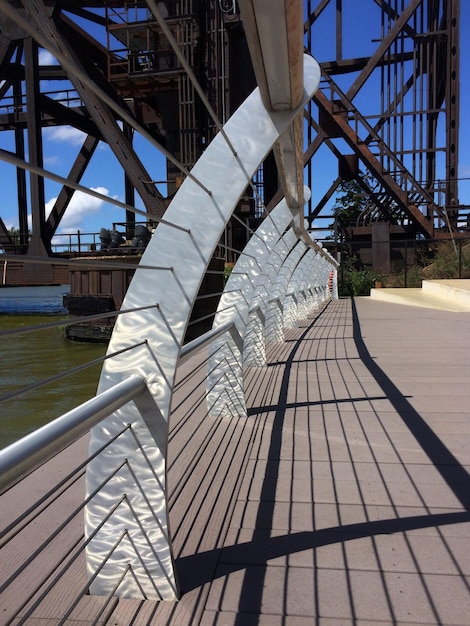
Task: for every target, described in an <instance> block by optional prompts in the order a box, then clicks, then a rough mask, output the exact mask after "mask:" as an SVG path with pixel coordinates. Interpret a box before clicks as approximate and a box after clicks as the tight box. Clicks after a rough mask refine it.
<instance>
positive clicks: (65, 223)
mask: <svg viewBox="0 0 470 626" xmlns="http://www.w3.org/2000/svg"><path fill="white" fill-rule="evenodd" d="M91 189H92V190H93V191H97V192H98V193H101V194H103V195H104V196H109V190H108V189H106V187H92V188H91ZM56 200H57V198H51V199H50V200H49V201H48V202H47V204H46V215H47V216H48V215H49V213H50V212H51V209H52V207H53V206H54V203H55V201H56ZM104 205H105V201H104V200H101V199H99V198H95V197H93V196H89V195H88V194H86V193H83V192H81V191H76V192H75V193H74V194H73V197H72V200H71V201H70V204H69V206H68V207H67V210H66V211H65V214H64V216H63V218H62V220H61V222H60V227H59V231H58V234H59V233H63V232H65V233H73V232H76V231H77V230H81V231H84V232H90V231H91V230H92V228H91V227H90V226H88V225H87V223H88V219H89V218H92V217H94V216H95V215H96V214H97V213H98V212H99V211H100V210H101V209H102V208H103V206H104Z"/></svg>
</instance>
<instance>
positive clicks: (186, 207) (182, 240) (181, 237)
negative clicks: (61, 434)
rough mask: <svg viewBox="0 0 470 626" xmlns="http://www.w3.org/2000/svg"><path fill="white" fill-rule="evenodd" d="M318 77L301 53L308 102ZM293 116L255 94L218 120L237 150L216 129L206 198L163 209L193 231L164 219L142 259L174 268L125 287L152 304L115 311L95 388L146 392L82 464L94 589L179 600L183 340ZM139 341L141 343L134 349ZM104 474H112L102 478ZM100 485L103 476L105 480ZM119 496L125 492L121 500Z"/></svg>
mask: <svg viewBox="0 0 470 626" xmlns="http://www.w3.org/2000/svg"><path fill="white" fill-rule="evenodd" d="M319 78H320V71H319V67H318V65H317V63H316V62H315V61H314V60H313V59H312V58H311V57H307V56H306V57H305V60H304V82H305V94H304V96H305V98H304V102H306V101H307V100H308V99H309V98H310V97H311V95H312V94H313V93H314V91H315V90H316V88H317V86H318V83H319ZM302 106H303V105H302ZM296 113H297V111H290V112H289V111H286V112H278V113H268V112H267V111H266V110H265V109H264V107H263V105H262V103H261V100H260V97H259V93H258V91H255V92H254V93H253V94H252V95H251V96H250V97H249V98H248V99H247V100H246V102H245V103H244V104H243V105H242V107H240V109H239V110H238V111H237V112H236V113H235V114H234V115H233V117H232V118H231V119H230V120H229V121H228V123H227V124H226V125H225V126H224V130H225V133H226V135H227V136H228V137H229V139H230V142H231V143H232V145H233V147H234V149H235V151H236V156H235V155H234V154H233V153H232V152H231V150H230V149H229V147H228V145H227V143H226V142H225V140H224V139H223V137H221V136H220V135H218V136H217V137H216V138H215V139H214V140H213V141H212V143H211V144H210V145H209V146H208V148H207V149H206V151H205V152H204V154H203V156H202V157H201V159H200V160H199V161H198V163H197V164H196V165H195V166H194V168H193V170H192V175H193V176H194V177H195V178H196V179H198V180H199V181H200V182H201V183H202V185H203V186H205V187H206V188H208V189H210V191H211V193H210V195H208V194H207V193H205V192H204V191H203V189H202V188H201V187H200V186H198V185H197V184H196V183H195V182H193V180H191V179H186V180H185V182H184V183H183V185H182V186H181V188H180V189H179V191H178V193H177V195H176V196H175V198H174V200H173V202H172V203H171V204H170V206H169V207H168V209H167V212H166V214H165V220H166V222H169V223H173V224H176V225H178V226H180V227H181V228H182V229H184V228H189V232H185V231H184V230H177V229H175V228H171V227H170V226H168V225H167V224H160V225H159V226H158V228H157V229H156V231H155V234H154V235H153V237H152V240H151V242H150V244H149V245H148V247H147V249H146V251H145V253H144V255H143V257H142V266H146V267H149V266H153V267H171V268H172V269H171V271H162V270H151V269H145V268H144V267H138V268H137V270H136V272H135V275H134V278H133V281H132V283H131V285H130V287H129V289H128V291H127V294H126V297H125V300H124V302H123V305H122V308H123V309H133V308H138V307H145V306H149V307H152V308H149V309H146V310H141V311H136V312H134V313H132V314H127V315H125V316H124V315H122V316H119V317H118V319H117V322H116V325H115V329H114V332H113V336H112V338H111V342H110V344H109V348H108V351H109V353H114V352H117V351H120V350H126V349H127V351H126V352H123V353H122V354H120V355H118V356H115V357H113V358H112V359H109V360H108V361H106V363H105V366H104V367H103V371H102V375H101V378H100V384H99V392H101V391H103V390H105V389H108V388H109V387H111V386H112V385H114V384H116V383H118V382H120V381H121V380H123V379H125V378H127V377H128V376H129V375H130V374H131V373H138V374H140V375H141V376H142V377H143V378H144V379H145V380H146V383H147V387H148V394H147V395H146V396H145V397H143V398H142V399H140V400H139V401H135V402H132V403H129V404H128V405H126V406H125V407H124V408H123V409H121V410H120V411H117V412H116V413H114V414H113V415H112V416H111V417H109V418H108V419H106V420H104V422H103V423H102V424H101V425H100V426H99V427H96V428H94V429H93V431H92V434H91V442H90V452H91V453H92V454H94V453H96V452H97V451H98V450H99V449H100V448H101V447H102V446H104V445H106V443H107V442H108V441H109V440H110V439H111V438H112V437H113V436H114V435H117V433H119V432H120V431H122V429H123V425H126V424H131V425H132V431H131V430H127V431H126V434H125V435H122V436H120V437H118V438H117V439H116V440H115V441H114V442H113V443H112V444H109V445H108V447H107V448H106V449H105V451H104V452H102V453H100V454H98V456H97V457H96V458H95V459H94V460H93V461H92V462H91V463H90V465H89V467H88V470H87V494H88V495H90V494H94V493H95V491H96V492H97V493H96V495H94V497H93V498H92V499H91V500H90V502H89V504H88V505H87V507H86V516H85V529H86V535H87V537H88V538H89V544H88V547H87V565H88V569H89V572H90V577H91V579H92V583H91V591H92V593H94V594H97V595H108V594H113V593H116V594H118V595H119V596H121V597H136V598H141V597H142V596H143V594H145V595H146V597H149V598H156V599H164V600H174V599H175V598H177V596H178V589H177V583H176V580H175V574H174V568H173V559H172V554H171V543H170V539H169V534H170V533H169V527H168V519H167V513H166V441H167V424H168V417H169V411H170V402H171V395H172V390H173V383H174V377H175V370H176V365H177V360H178V356H179V352H180V349H181V343H182V341H183V338H184V333H185V329H186V326H187V323H188V319H189V315H190V312H191V308H192V305H193V302H194V300H195V298H196V295H197V293H198V289H199V286H200V283H201V281H202V278H203V276H204V273H205V270H206V268H207V265H208V263H209V261H210V259H211V257H212V254H213V251H214V249H215V247H216V245H217V243H218V241H219V239H220V236H221V234H222V232H223V230H224V228H225V225H226V223H227V221H228V219H229V218H230V216H231V214H232V211H233V208H234V207H235V205H236V204H237V202H238V199H239V198H240V196H241V195H242V193H243V192H244V190H245V188H246V186H247V184H248V181H249V180H250V179H251V177H252V176H253V174H254V172H255V171H256V169H257V167H258V165H259V163H260V162H261V161H262V160H263V159H264V157H265V156H266V154H267V153H268V152H269V150H270V149H271V147H272V145H273V144H274V142H275V141H276V140H277V139H278V137H279V135H280V134H281V133H282V132H283V130H285V128H287V126H288V125H289V124H290V122H291V121H292V119H293V118H294V117H295V115H296ZM142 341H144V342H145V345H144V346H141V347H139V348H135V349H132V346H133V345H135V344H137V343H139V342H142ZM235 359H236V357H235ZM240 400H241V401H243V399H242V398H241V399H240ZM121 466H122V467H121ZM109 476H113V478H111V479H109V480H108V477H109ZM103 481H107V482H105V484H104V485H102V483H103ZM123 494H127V495H126V497H124V499H123ZM121 500H122V503H121V504H120V501H121ZM113 507H116V511H115V513H113V514H112V515H111V516H110V517H109V519H108V515H109V514H110V511H112V510H113ZM121 535H122V538H121V539H119V538H120V537H121ZM118 540H119V541H118ZM117 541H118V544H117V546H116V547H115V544H116V542H117ZM128 564H130V570H129V573H127V574H125V570H126V568H127V566H128ZM122 575H123V576H124V579H123V581H122V583H120V585H119V590H118V591H116V590H115V586H116V585H117V584H118V581H119V580H120V577H121V576H122Z"/></svg>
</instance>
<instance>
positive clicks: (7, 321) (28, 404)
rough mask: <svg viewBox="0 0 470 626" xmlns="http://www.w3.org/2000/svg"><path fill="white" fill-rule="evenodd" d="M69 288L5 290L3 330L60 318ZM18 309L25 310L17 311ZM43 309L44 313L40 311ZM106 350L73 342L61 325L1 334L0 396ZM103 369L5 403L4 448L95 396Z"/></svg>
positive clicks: (0, 426) (0, 428) (1, 413)
mask: <svg viewBox="0 0 470 626" xmlns="http://www.w3.org/2000/svg"><path fill="white" fill-rule="evenodd" d="M65 291H67V286H59V287H16V288H2V289H0V332H2V331H6V330H10V329H16V328H21V327H28V326H33V325H36V324H43V323H44V324H45V323H48V322H51V321H53V320H54V319H57V320H60V319H61V316H60V315H57V313H58V312H62V311H63V309H62V293H64V292H65ZM19 310H20V311H22V313H21V314H13V313H14V312H15V311H19ZM38 310H39V311H41V312H42V314H38V313H37V311H38ZM51 313H52V314H53V315H51ZM63 318H64V319H66V318H67V316H66V315H63ZM105 352H106V346H105V345H101V344H76V343H71V342H70V341H68V340H67V339H65V337H64V333H63V330H62V329H61V328H60V327H56V328H50V329H46V330H42V331H41V332H32V333H27V334H25V335H15V336H12V337H8V336H7V337H2V338H1V341H0V362H1V375H0V397H3V396H5V395H6V394H10V393H12V392H14V391H16V390H19V389H21V388H23V387H25V386H26V385H30V384H33V383H35V382H38V381H40V380H42V379H44V378H47V377H49V376H54V375H56V374H58V373H60V372H62V371H64V370H68V369H71V368H74V367H75V366H77V365H81V364H82V363H85V362H87V361H90V360H92V359H96V358H98V357H100V356H102V355H104V354H105ZM100 369H101V366H100V365H95V366H93V367H90V368H87V369H85V370H83V371H81V372H77V373H76V374H72V375H71V376H69V377H67V378H64V379H61V380H58V381H55V382H53V383H50V384H48V385H46V386H44V387H41V388H39V389H35V390H33V391H29V392H26V393H22V394H21V395H20V396H17V397H15V398H12V399H10V400H7V401H5V402H1V403H0V448H3V447H5V446H6V445H8V444H9V443H12V442H13V441H16V440H17V439H19V438H21V437H23V436H24V435H26V434H27V433H29V432H31V431H32V430H35V429H36V428H38V427H39V426H42V425H43V424H45V423H47V422H49V421H51V420H52V419H54V418H56V417H58V416H59V415H61V414H62V413H64V412H66V411H68V410H70V409H72V408H73V407H75V406H77V405H78V404H80V403H81V402H84V401H85V400H88V399H89V398H90V397H92V396H93V395H94V394H95V393H96V388H97V384H98V379H99V373H100Z"/></svg>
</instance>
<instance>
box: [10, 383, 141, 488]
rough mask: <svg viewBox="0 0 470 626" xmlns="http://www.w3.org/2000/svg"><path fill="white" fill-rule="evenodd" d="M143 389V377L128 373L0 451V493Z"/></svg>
mask: <svg viewBox="0 0 470 626" xmlns="http://www.w3.org/2000/svg"><path fill="white" fill-rule="evenodd" d="M146 388H147V385H146V382H145V379H144V378H142V377H141V376H136V375H132V376H129V378H127V379H126V380H123V381H122V382H120V383H118V384H116V385H114V386H113V387H111V388H110V389H107V390H106V391H104V392H103V393H101V394H99V395H98V396H95V397H94V398H91V399H90V400H87V401H86V402H84V403H83V404H80V405H79V406H77V407H75V408H74V409H72V410H71V411H68V412H67V413H64V414H63V415H61V416H60V417H58V418H57V419H55V420H53V421H52V422H49V424H45V425H44V426H42V427H41V428H38V429H37V430H36V431H34V432H32V433H30V434H29V435H26V436H25V437H23V438H22V439H20V440H19V441H16V442H14V443H12V444H11V445H9V446H7V447H6V448H4V449H3V450H0V495H1V494H3V493H5V491H7V490H8V489H10V487H12V486H13V485H15V484H16V483H18V482H19V481H20V480H21V479H22V478H24V477H25V476H27V475H28V474H30V473H31V472H33V471H34V470H35V469H37V468H38V467H40V466H41V465H43V464H44V463H45V462H46V461H48V460H49V459H51V458H52V457H53V456H55V455H56V454H58V453H59V452H61V451H62V450H64V448H66V447H67V446H68V445H70V444H71V443H73V442H74V441H76V440H77V439H79V438H80V437H82V436H83V435H84V434H86V433H87V432H88V431H89V430H90V428H92V427H93V426H95V425H96V424H98V423H99V422H100V421H101V420H102V419H104V418H105V417H107V416H108V415H110V414H111V413H112V412H113V411H115V410H117V409H119V408H121V407H122V406H124V405H125V404H127V402H129V401H130V400H133V399H134V398H136V397H137V396H139V395H140V394H142V393H143V392H144V391H145V389H146Z"/></svg>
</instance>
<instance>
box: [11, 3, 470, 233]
mask: <svg viewBox="0 0 470 626" xmlns="http://www.w3.org/2000/svg"><path fill="white" fill-rule="evenodd" d="M334 4H335V3H331V7H332V9H334ZM343 6H344V11H345V19H346V22H347V21H348V20H351V23H354V24H361V26H362V27H363V28H362V29H361V33H362V34H361V36H359V35H358V32H357V29H356V28H352V29H350V31H348V33H347V34H346V35H345V37H344V56H345V57H346V58H347V57H348V55H349V56H356V57H357V56H368V55H370V54H371V53H372V52H373V51H374V49H375V47H376V45H377V44H376V43H373V42H372V41H371V37H374V36H378V34H379V33H377V32H376V29H377V23H378V19H376V16H375V15H373V11H374V9H373V10H372V13H371V7H373V6H374V5H373V3H371V2H370V0H358V1H357V2H355V3H347V2H346V3H343ZM353 7H354V11H355V14H354V15H353V14H352V13H351V15H350V16H349V17H348V15H347V13H346V11H347V10H349V11H352V10H353ZM377 11H378V9H377ZM320 20H322V21H323V22H324V29H322V28H321V27H322V26H323V25H322V23H321V22H319V26H320V28H319V29H317V32H321V33H322V36H321V38H320V37H319V38H318V40H314V41H313V53H314V56H316V57H317V59H318V60H319V61H323V60H330V59H332V58H334V56H335V51H334V31H331V32H330V30H329V29H331V25H332V24H333V22H332V21H331V20H330V16H329V15H328V13H327V12H325V14H324V15H323V16H322V17H321V18H320ZM372 24H373V25H374V27H373V28H372V27H371V25H372ZM469 30H470V3H469V2H466V1H463V2H462V3H461V47H462V49H461V59H462V61H461V109H460V137H461V141H460V172H459V177H460V178H466V177H470V146H469V142H468V139H467V138H468V137H470V119H469V116H468V114H467V111H468V110H469V107H470V89H469V88H468V87H467V85H468V84H469V78H470V68H469V64H468V63H467V62H466V59H467V58H468V57H467V54H466V52H467V51H468V50H469V44H468V43H467V37H466V33H467V32H469ZM40 62H41V63H44V64H49V63H51V62H53V59H51V56H50V55H49V53H48V52H47V51H42V52H41V58H40ZM353 78H354V77H351V76H349V77H347V78H345V79H343V80H345V81H347V84H344V88H345V89H347V86H348V84H350V83H351V82H352V80H353ZM52 89H63V84H61V85H59V86H57V85H54V84H51V90H52ZM370 96H371V93H370V87H369V92H368V91H367V88H365V89H364V90H363V92H362V93H361V94H360V96H358V99H357V103H358V106H359V107H360V108H361V106H362V105H361V102H362V103H363V104H364V106H366V105H367V99H368V98H369V97H370ZM84 138H85V136H84V135H83V133H81V132H80V131H78V130H76V129H73V128H71V127H55V128H46V129H44V131H43V143H44V157H45V159H44V168H45V169H47V170H50V171H53V172H54V173H56V174H59V175H61V176H67V173H68V171H69V169H70V167H71V165H72V163H73V161H74V159H75V156H76V154H77V151H78V149H79V147H80V145H81V144H82V142H83V140H84ZM0 148H5V149H8V150H12V149H13V133H10V132H2V133H0ZM135 149H136V152H137V153H138V154H139V156H140V157H141V159H142V161H143V162H144V165H145V166H146V168H147V170H148V172H149V174H150V176H151V177H152V179H153V180H164V179H165V178H166V173H165V160H164V157H163V156H162V155H161V154H160V153H159V152H158V151H156V150H155V148H154V147H152V146H149V145H148V144H147V143H146V142H145V140H142V139H140V138H137V139H136V141H135ZM336 175H337V161H336V158H335V157H334V156H333V155H332V154H331V152H330V151H329V149H328V148H326V147H324V148H322V149H321V150H320V151H319V153H318V154H317V155H316V157H315V158H314V160H313V182H312V196H313V199H314V201H315V200H318V199H320V198H321V197H322V196H323V194H324V193H325V191H326V190H327V189H328V187H329V186H330V184H331V182H332V181H333V180H334V178H336ZM0 177H1V180H2V206H1V209H0V216H1V217H2V219H3V221H4V223H5V225H6V226H7V227H8V228H9V227H11V226H15V227H17V226H18V218H17V209H16V172H15V168H14V167H13V166H11V165H9V164H6V163H3V162H1V161H0ZM81 184H83V185H85V186H87V187H90V188H92V189H95V190H97V191H99V192H100V193H102V194H104V195H106V196H110V197H114V198H117V199H119V200H121V201H123V200H124V183H123V175H122V171H121V168H120V166H119V165H118V164H117V162H116V159H115V157H114V155H113V154H112V152H111V150H110V149H109V148H108V147H107V146H106V145H105V144H103V143H100V145H99V147H98V149H97V150H96V152H95V154H94V156H93V158H92V162H91V164H90V165H89V166H88V168H87V171H86V173H85V176H84V177H83V179H82V181H81ZM158 186H159V188H160V191H161V192H162V194H163V195H166V185H164V184H160V185H158ZM59 190H60V187H59V186H58V185H57V184H56V183H54V182H51V181H46V201H47V205H46V212H48V211H49V210H50V208H51V207H52V205H53V203H54V201H55V199H56V197H57V194H58V192H59ZM460 202H461V203H469V204H470V180H469V181H466V180H464V181H462V182H461V183H460ZM136 206H137V208H140V209H142V208H143V205H142V202H141V201H140V199H139V198H138V196H137V201H136ZM124 219H125V217H124V213H123V211H122V209H119V208H117V207H114V206H112V205H111V204H109V203H105V202H103V201H101V200H98V199H96V198H93V197H91V196H86V195H84V194H81V193H78V192H76V193H75V194H74V198H73V200H72V202H71V204H70V206H69V208H68V209H67V211H66V214H65V216H64V218H63V219H62V222H61V225H60V229H59V232H62V233H71V232H76V231H77V230H78V229H79V230H80V231H81V232H82V233H91V232H99V230H100V228H101V227H106V228H111V227H112V224H113V222H120V221H123V220H124ZM137 219H139V218H137ZM56 241H57V240H56ZM62 241H64V239H62Z"/></svg>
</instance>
